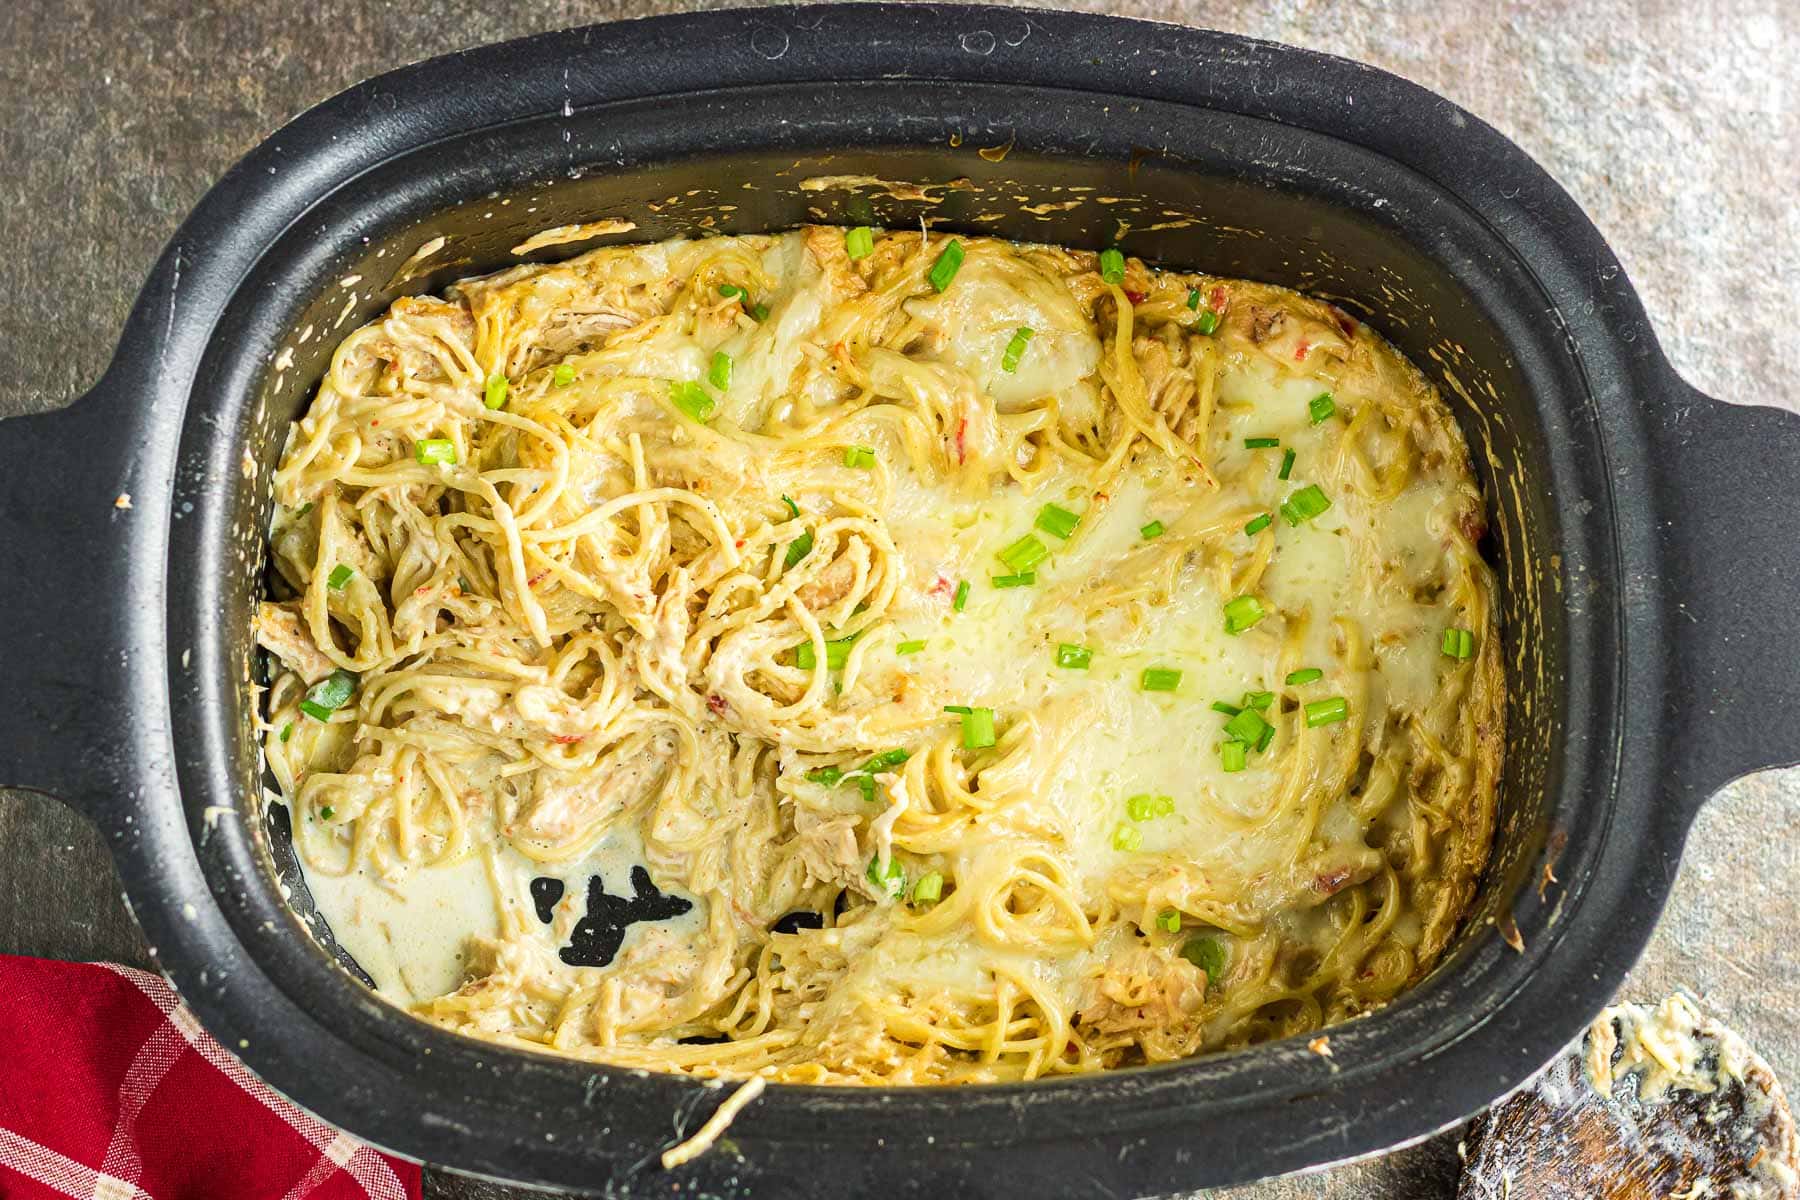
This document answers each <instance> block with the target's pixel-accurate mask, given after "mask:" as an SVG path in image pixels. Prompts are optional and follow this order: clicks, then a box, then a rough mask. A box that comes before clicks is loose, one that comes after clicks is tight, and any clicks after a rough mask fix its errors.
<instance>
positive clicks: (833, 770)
mask: <svg viewBox="0 0 1800 1200" xmlns="http://www.w3.org/2000/svg"><path fill="white" fill-rule="evenodd" d="M843 777H844V773H843V771H841V770H839V769H838V768H837V767H819V768H817V769H816V770H812V771H808V772H807V773H806V781H807V782H808V783H816V784H820V785H821V786H823V787H836V786H837V785H838V781H839V780H841V779H843Z"/></svg>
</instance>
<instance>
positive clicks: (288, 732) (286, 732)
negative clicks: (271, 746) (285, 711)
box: [279, 721, 294, 742]
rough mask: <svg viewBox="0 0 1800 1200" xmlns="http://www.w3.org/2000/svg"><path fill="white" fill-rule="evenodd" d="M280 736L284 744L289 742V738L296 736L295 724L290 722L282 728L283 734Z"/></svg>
mask: <svg viewBox="0 0 1800 1200" xmlns="http://www.w3.org/2000/svg"><path fill="white" fill-rule="evenodd" d="M279 736H280V738H281V740H282V741H284V742H285V741H287V740H288V739H289V738H291V737H293V736H294V723H293V722H292V721H289V722H288V723H287V724H286V725H283V726H282V727H281V733H280V735H279Z"/></svg>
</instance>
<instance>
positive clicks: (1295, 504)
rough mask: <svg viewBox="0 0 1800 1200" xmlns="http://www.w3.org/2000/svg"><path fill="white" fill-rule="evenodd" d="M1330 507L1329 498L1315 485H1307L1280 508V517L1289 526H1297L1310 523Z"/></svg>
mask: <svg viewBox="0 0 1800 1200" xmlns="http://www.w3.org/2000/svg"><path fill="white" fill-rule="evenodd" d="M1330 507H1331V499H1330V497H1328V496H1326V495H1325V491H1324V489H1323V488H1321V487H1320V486H1319V485H1318V484H1316V483H1309V484H1307V485H1306V486H1305V487H1303V488H1301V489H1300V490H1299V491H1297V492H1295V493H1294V494H1293V495H1291V496H1289V497H1288V498H1287V502H1286V503H1285V504H1283V505H1282V506H1281V515H1282V516H1283V517H1284V518H1286V520H1287V523H1288V524H1289V525H1298V524H1300V522H1302V521H1310V520H1312V519H1313V518H1314V517H1316V516H1318V515H1319V514H1320V513H1322V512H1324V511H1325V510H1326V509H1328V508H1330Z"/></svg>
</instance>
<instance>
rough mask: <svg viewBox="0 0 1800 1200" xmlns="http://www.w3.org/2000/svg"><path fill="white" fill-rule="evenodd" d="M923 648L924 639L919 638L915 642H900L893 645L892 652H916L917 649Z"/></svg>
mask: <svg viewBox="0 0 1800 1200" xmlns="http://www.w3.org/2000/svg"><path fill="white" fill-rule="evenodd" d="M924 648H925V639H923V638H920V639H919V640H918V641H916V642H901V643H900V644H899V645H898V646H895V647H894V653H895V654H917V653H918V652H919V651H921V650H923V649H924Z"/></svg>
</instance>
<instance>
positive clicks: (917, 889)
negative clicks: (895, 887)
mask: <svg viewBox="0 0 1800 1200" xmlns="http://www.w3.org/2000/svg"><path fill="white" fill-rule="evenodd" d="M943 895H944V877H943V875H942V874H940V873H939V872H937V871H927V872H925V873H924V874H923V875H921V876H919V881H918V882H917V883H915V884H913V890H912V898H913V903H914V904H936V903H937V902H938V901H939V900H940V899H942V898H943Z"/></svg>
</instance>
